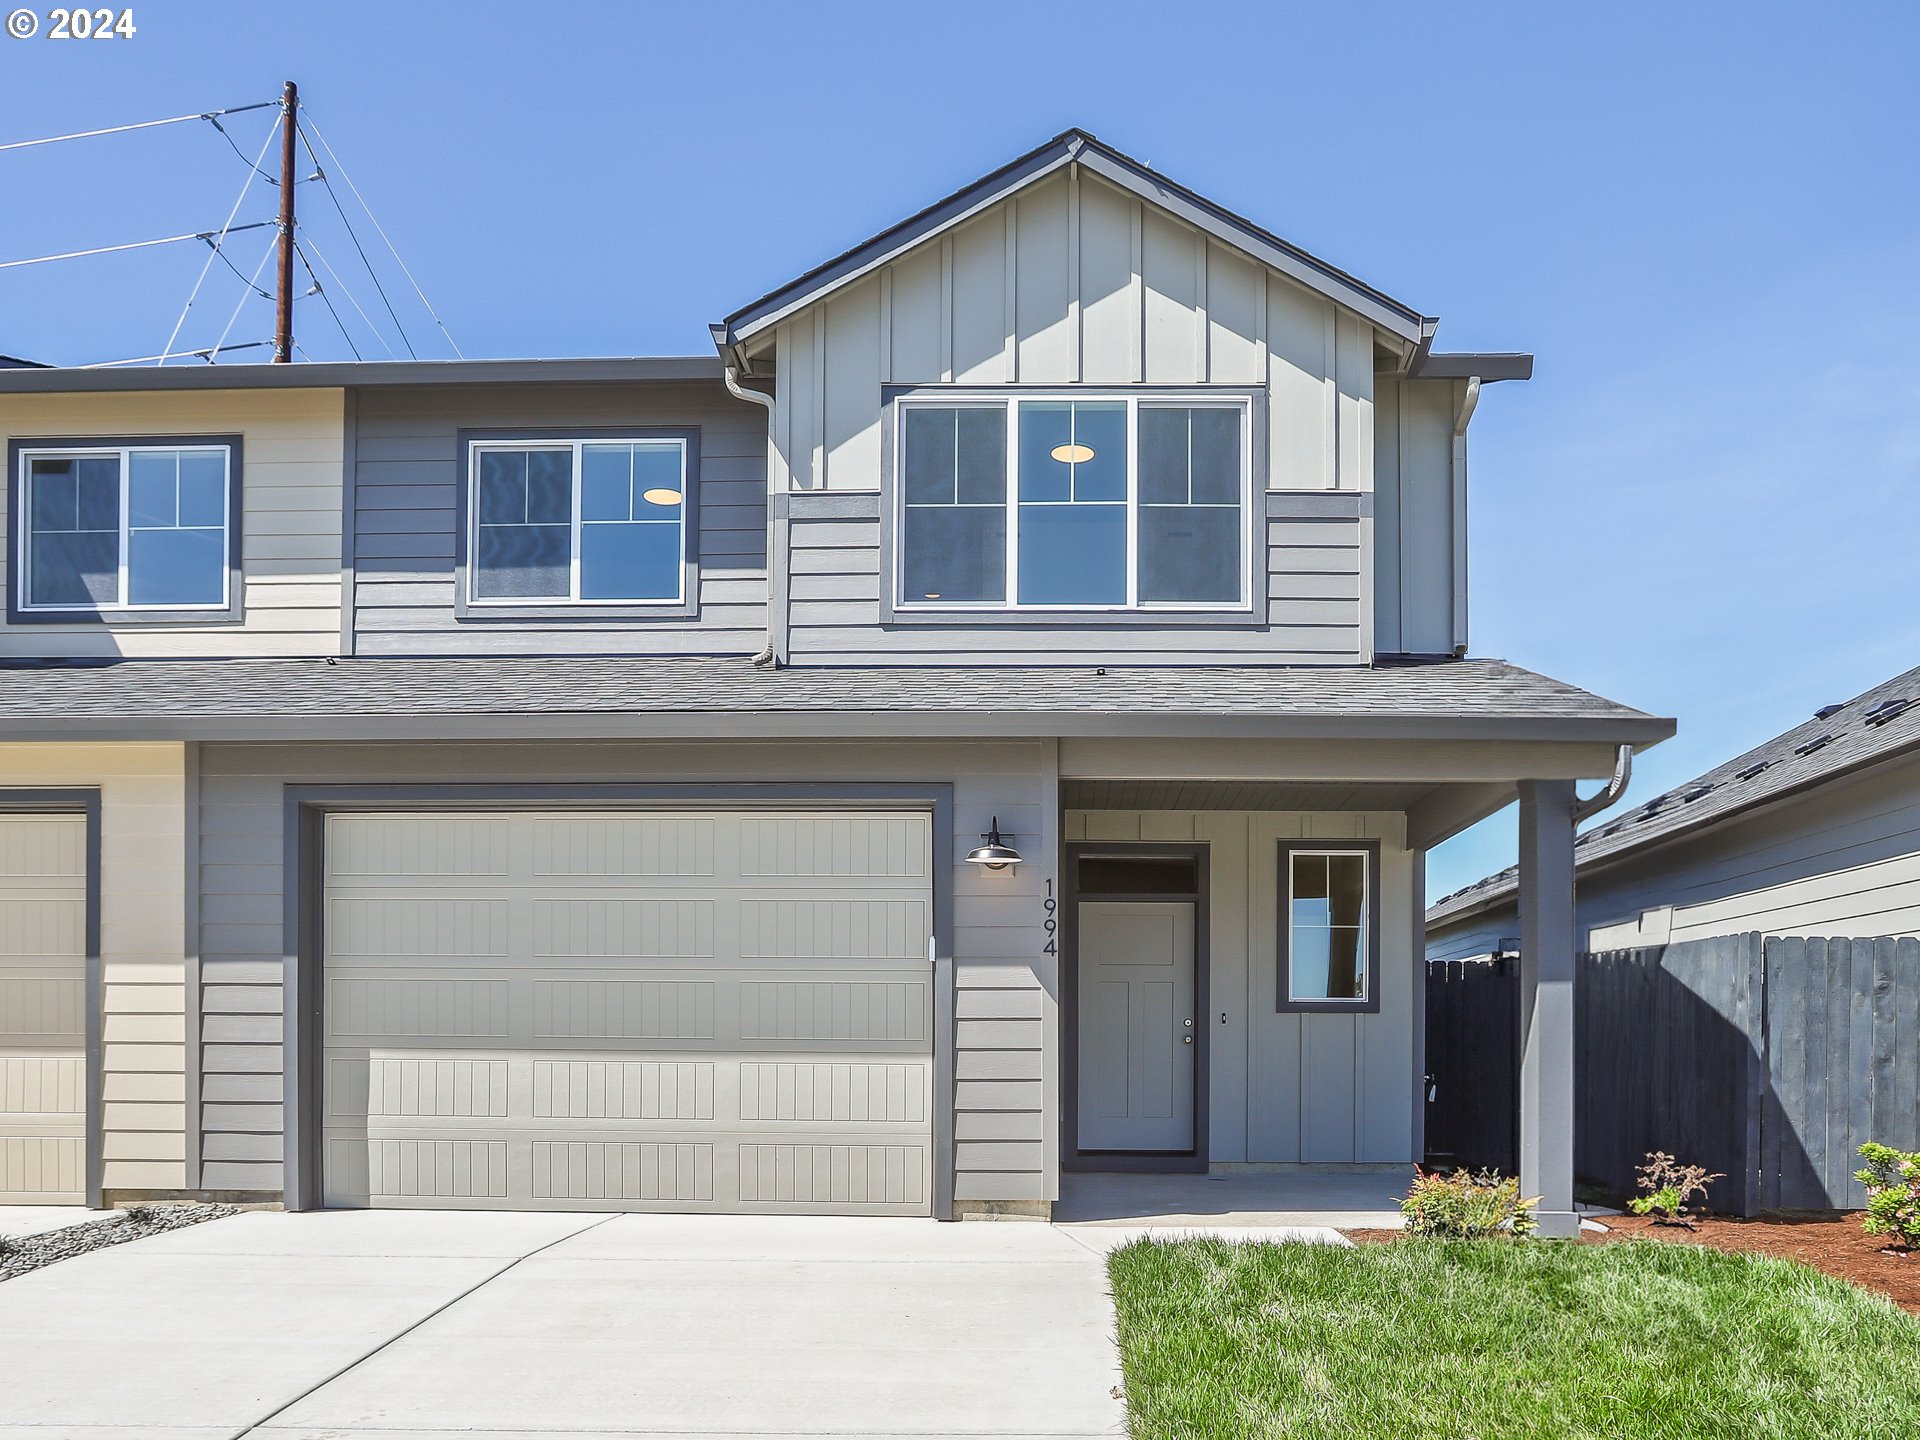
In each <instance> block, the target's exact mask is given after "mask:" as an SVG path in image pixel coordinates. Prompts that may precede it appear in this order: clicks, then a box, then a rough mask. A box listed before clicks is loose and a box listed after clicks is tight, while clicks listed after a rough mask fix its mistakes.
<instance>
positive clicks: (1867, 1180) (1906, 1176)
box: [1853, 1140, 1920, 1250]
mask: <svg viewBox="0 0 1920 1440" xmlns="http://www.w3.org/2000/svg"><path fill="white" fill-rule="evenodd" d="M1860 1158H1861V1159H1862V1160H1864V1161H1866V1162H1867V1164H1866V1168H1865V1169H1863V1170H1860V1171H1858V1172H1856V1173H1855V1175H1854V1177H1853V1178H1854V1179H1856V1180H1858V1181H1859V1182H1860V1183H1861V1184H1862V1185H1864V1186H1866V1187H1867V1216H1866V1219H1865V1220H1863V1221H1862V1222H1861V1228H1863V1229H1864V1230H1865V1231H1866V1232H1867V1234H1869V1235H1890V1236H1892V1237H1893V1238H1894V1239H1896V1240H1898V1241H1899V1242H1900V1243H1901V1244H1902V1245H1904V1246H1906V1247H1907V1249H1909V1250H1920V1151H1914V1152H1913V1153H1911V1154H1909V1153H1908V1152H1907V1151H1905V1150H1896V1149H1894V1148H1893V1147H1892V1146H1891V1145H1876V1144H1874V1143H1873V1142H1872V1141H1871V1140H1869V1141H1868V1142H1867V1143H1866V1144H1865V1145H1862V1146H1861V1147H1860Z"/></svg>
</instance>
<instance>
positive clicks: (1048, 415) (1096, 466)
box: [1018, 401, 1127, 605]
mask: <svg viewBox="0 0 1920 1440" xmlns="http://www.w3.org/2000/svg"><path fill="white" fill-rule="evenodd" d="M1019 408H1020V476H1019V483H1020V519H1019V525H1020V533H1019V537H1018V544H1019V555H1020V587H1019V594H1020V603H1021V604H1023V605H1124V604H1126V603H1127V407H1126V405H1125V404H1124V403H1121V402H1118V401H1024V402H1022V403H1021V405H1020V407H1019Z"/></svg>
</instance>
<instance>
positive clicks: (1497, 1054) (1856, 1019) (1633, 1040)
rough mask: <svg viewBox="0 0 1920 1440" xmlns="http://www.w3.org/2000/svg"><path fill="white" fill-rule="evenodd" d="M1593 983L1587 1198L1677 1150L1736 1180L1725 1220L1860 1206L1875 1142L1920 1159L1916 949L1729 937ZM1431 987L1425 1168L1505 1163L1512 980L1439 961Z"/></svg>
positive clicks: (1584, 1012) (1579, 1034)
mask: <svg viewBox="0 0 1920 1440" xmlns="http://www.w3.org/2000/svg"><path fill="white" fill-rule="evenodd" d="M1578 975H1579V978H1578V984H1577V985H1576V987H1575V992H1574V1028H1575V1055H1574V1084H1575V1095H1574V1127H1575V1136H1574V1140H1575V1146H1574V1150H1575V1169H1576V1173H1577V1174H1578V1176H1579V1177H1580V1179H1581V1180H1583V1181H1584V1182H1586V1183H1588V1184H1589V1185H1593V1186H1595V1187H1597V1188H1599V1189H1601V1190H1603V1191H1606V1192H1608V1193H1611V1194H1614V1195H1624V1194H1627V1193H1630V1192H1631V1190H1632V1188H1633V1183H1634V1177H1633V1171H1634V1168H1635V1167H1636V1166H1638V1165H1639V1164H1640V1163H1641V1161H1642V1158H1643V1157H1644V1155H1645V1154H1646V1153H1647V1152H1649V1151H1652V1150H1666V1151H1668V1152H1669V1153H1671V1154H1674V1155H1676V1156H1678V1157H1679V1158H1680V1159H1681V1160H1682V1161H1683V1162H1688V1163H1696V1164H1701V1165H1704V1166H1706V1167H1707V1168H1708V1169H1710V1170H1716V1171H1722V1172H1724V1173H1725V1174H1726V1175H1727V1177H1728V1178H1727V1179H1726V1180H1725V1181H1723V1182H1721V1183H1720V1184H1719V1185H1717V1186H1715V1188H1714V1191H1713V1194H1712V1196H1711V1197H1710V1203H1711V1204H1712V1205H1713V1206H1714V1208H1716V1209H1719V1210H1721V1211H1723V1212H1730V1213H1736V1214H1753V1213H1757V1212H1761V1211H1767V1210H1827V1209H1856V1208H1858V1207H1859V1206H1861V1205H1862V1204H1864V1203H1865V1195H1864V1193H1863V1192H1862V1190H1861V1188H1860V1186H1859V1185H1857V1184H1856V1183H1855V1182H1854V1180H1853V1171H1854V1170H1855V1168H1857V1166H1858V1164H1859V1160H1858V1151H1859V1147H1860V1145H1861V1144H1862V1143H1863V1142H1864V1141H1867V1140H1879V1141H1881V1142H1882V1143H1884V1144H1889V1145H1894V1146H1898V1147H1899V1148H1902V1149H1920V940H1916V939H1912V938H1900V939H1894V938H1891V937H1880V938H1876V939H1862V940H1855V939H1821V938H1810V939H1802V938H1774V939H1766V940H1763V939H1762V938H1761V937H1760V936H1759V935H1757V934H1747V935H1731V936H1718V937H1714V938H1711V939H1706V940H1695V941H1687V942H1685V943H1682V944H1678V945H1667V946H1656V947H1651V948H1648V949H1643V950H1627V951H1614V952H1609V953H1605V954H1598V955H1586V956H1582V957H1581V960H1580V965H1579V972H1578ZM1428 987H1429V997H1430V998H1429V1008H1428V1015H1429V1022H1428V1031H1429V1033H1428V1041H1427V1053H1428V1057H1429V1064H1430V1065H1431V1067H1432V1069H1433V1076H1434V1084H1433V1088H1432V1090H1431V1091H1430V1098H1429V1105H1428V1135H1429V1137H1430V1140H1431V1141H1432V1142H1433V1144H1432V1145H1431V1147H1430V1149H1431V1151H1432V1152H1433V1153H1432V1154H1431V1156H1430V1158H1434V1159H1444V1158H1448V1157H1449V1156H1451V1157H1457V1158H1460V1159H1464V1160H1470V1162H1471V1163H1473V1164H1476V1165H1482V1164H1485V1165H1494V1166H1496V1167H1497V1168H1501V1169H1510V1168H1511V1166H1512V1165H1513V1164H1514V1163H1517V1156H1513V1158H1512V1159H1511V1160H1509V1159H1508V1158H1507V1157H1509V1156H1511V1155H1512V1135H1513V1130H1512V1123H1513V1116H1514V1109H1513V1107H1514V1102H1515V1099H1516V1098H1517V1092H1518V1086H1517V1080H1516V1076H1517V1066H1518V1043H1517V1042H1518V1020H1517V1015H1518V1001H1519V979H1518V974H1517V967H1516V965H1515V963H1514V962H1511V961H1504V962H1497V963H1488V962H1484V961H1478V962H1476V961H1449V962H1439V961H1436V962H1433V963H1432V964H1430V965H1429V966H1428ZM1442 1142H1444V1144H1443V1143H1442Z"/></svg>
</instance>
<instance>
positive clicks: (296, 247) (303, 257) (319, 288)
mask: <svg viewBox="0 0 1920 1440" xmlns="http://www.w3.org/2000/svg"><path fill="white" fill-rule="evenodd" d="M293 253H294V254H296V255H298V256H299V257H300V263H301V264H302V265H305V266H306V267H307V278H308V279H309V280H311V281H313V289H312V290H311V291H310V292H309V293H310V294H314V295H318V296H319V297H320V299H321V301H322V302H323V303H324V304H325V305H326V307H327V313H328V314H329V315H331V316H333V323H334V324H335V325H339V326H340V338H341V339H342V340H344V341H346V342H347V349H349V350H351V351H352V352H353V358H354V359H356V360H358V359H360V347H359V346H358V345H356V344H354V343H353V336H351V335H349V334H348V333H347V327H346V326H345V325H344V324H341V321H340V312H339V311H338V310H336V309H334V308H333V297H332V296H331V295H329V294H327V291H326V287H325V286H324V285H322V284H321V283H320V277H319V276H318V275H316V274H314V273H313V265H312V262H310V261H309V260H308V259H307V252H306V251H304V250H302V249H301V248H300V242H299V241H298V240H295V241H294V243H293ZM296 348H298V347H296ZM300 353H301V354H302V355H304V354H306V353H307V352H306V351H304V350H302V351H301V352H300Z"/></svg>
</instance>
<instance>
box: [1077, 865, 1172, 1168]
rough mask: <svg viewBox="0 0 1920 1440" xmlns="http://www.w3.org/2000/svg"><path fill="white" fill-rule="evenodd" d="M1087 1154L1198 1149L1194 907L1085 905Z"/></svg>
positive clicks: (1081, 949)
mask: <svg viewBox="0 0 1920 1440" xmlns="http://www.w3.org/2000/svg"><path fill="white" fill-rule="evenodd" d="M1078 921H1079V923H1078V926H1077V932H1078V941H1077V945H1076V950H1075V954H1076V959H1077V964H1078V974H1079V983H1078V989H1079V1005H1078V1009H1079V1015H1078V1016H1077V1019H1078V1022H1079V1032H1078V1036H1077V1042H1078V1047H1079V1075H1078V1081H1079V1092H1078V1095H1077V1097H1076V1098H1077V1102H1078V1106H1079V1131H1080V1133H1079V1143H1080V1148H1081V1149H1082V1150H1147V1151H1154V1150H1166V1151H1174V1152H1186V1151H1190V1150H1192V1149H1193V1084H1194V1054H1195V1051H1196V1050H1197V1048H1198V1047H1197V1046H1196V1045H1195V1043H1194V1028H1195V1023H1194V1022H1195V1019H1196V1017H1195V1015H1194V1011H1193V981H1194V975H1193V959H1194V957H1193V932H1194V913H1193V902H1192V901H1189V900H1171V901H1124V902H1123V901H1107V900H1082V901H1081V902H1080V910H1079V916H1078Z"/></svg>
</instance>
